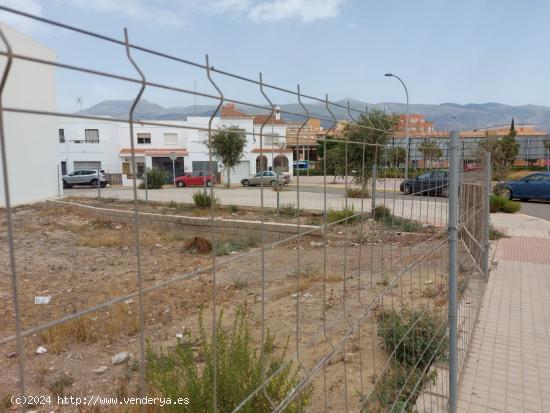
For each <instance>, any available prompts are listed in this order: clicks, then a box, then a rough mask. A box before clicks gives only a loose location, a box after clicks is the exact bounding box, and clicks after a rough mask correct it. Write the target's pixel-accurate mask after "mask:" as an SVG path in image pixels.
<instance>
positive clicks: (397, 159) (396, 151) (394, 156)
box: [386, 146, 407, 165]
mask: <svg viewBox="0 0 550 413" xmlns="http://www.w3.org/2000/svg"><path fill="white" fill-rule="evenodd" d="M386 158H387V160H388V164H389V165H399V164H402V163H405V161H406V160H407V151H406V149H405V148H403V147H401V146H395V147H393V148H389V149H388V150H387V151H386Z"/></svg>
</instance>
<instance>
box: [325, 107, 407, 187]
mask: <svg viewBox="0 0 550 413" xmlns="http://www.w3.org/2000/svg"><path fill="white" fill-rule="evenodd" d="M397 123H398V117H397V116H395V115H388V114H386V113H384V112H382V111H378V110H376V111H372V112H369V113H367V114H362V115H361V116H360V117H359V119H358V120H357V121H356V122H355V123H351V124H347V125H346V126H345V128H344V130H343V134H342V136H341V137H340V139H337V140H339V141H338V142H336V141H332V140H331V141H327V142H326V153H324V148H323V141H322V140H320V141H318V142H319V146H318V148H319V149H320V148H323V149H321V150H320V151H319V149H318V152H317V153H318V154H319V156H320V160H321V161H320V164H321V165H323V162H324V158H325V157H326V163H327V174H329V173H330V174H334V175H335V176H336V175H340V176H345V175H346V171H347V174H348V175H351V176H352V177H353V179H354V181H355V183H357V184H360V185H361V187H362V189H363V190H366V186H367V183H368V179H370V176H371V170H372V168H371V167H372V165H373V163H374V162H375V160H376V161H377V162H378V163H381V161H382V158H383V156H384V155H385V149H384V146H385V145H386V143H387V140H388V137H389V136H390V133H391V131H392V130H393V129H395V127H396V125H397ZM330 139H334V138H330ZM362 143H365V144H366V145H362ZM346 146H347V151H346ZM363 149H364V150H363ZM346 153H347V159H346ZM363 166H364V169H363Z"/></svg>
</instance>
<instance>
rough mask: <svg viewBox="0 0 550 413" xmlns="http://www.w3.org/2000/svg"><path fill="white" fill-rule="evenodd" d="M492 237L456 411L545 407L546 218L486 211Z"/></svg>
mask: <svg viewBox="0 0 550 413" xmlns="http://www.w3.org/2000/svg"><path fill="white" fill-rule="evenodd" d="M491 221H492V223H493V225H494V226H495V227H497V228H499V229H502V230H505V231H506V232H507V233H508V235H510V237H511V238H504V239H501V240H499V241H498V243H497V246H496V251H495V257H494V261H493V264H492V270H491V274H490V277H489V282H488V285H487V289H486V292H485V296H484V298H483V303H482V307H481V310H480V314H479V321H478V325H477V326H476V329H475V332H474V336H473V338H472V342H471V348H470V352H469V356H468V358H467V360H466V364H465V366H464V370H463V372H462V376H461V379H460V387H459V394H458V411H459V412H550V391H549V390H550V222H548V221H544V220H541V219H538V218H533V217H530V216H527V215H523V214H513V215H511V214H492V216H491Z"/></svg>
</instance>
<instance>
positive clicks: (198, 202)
mask: <svg viewBox="0 0 550 413" xmlns="http://www.w3.org/2000/svg"><path fill="white" fill-rule="evenodd" d="M193 203H194V204H195V207H197V208H203V209H206V208H210V207H211V206H212V205H213V206H216V205H217V204H218V199H217V198H216V197H215V196H213V195H210V194H209V193H208V192H206V191H197V192H194V193H193Z"/></svg>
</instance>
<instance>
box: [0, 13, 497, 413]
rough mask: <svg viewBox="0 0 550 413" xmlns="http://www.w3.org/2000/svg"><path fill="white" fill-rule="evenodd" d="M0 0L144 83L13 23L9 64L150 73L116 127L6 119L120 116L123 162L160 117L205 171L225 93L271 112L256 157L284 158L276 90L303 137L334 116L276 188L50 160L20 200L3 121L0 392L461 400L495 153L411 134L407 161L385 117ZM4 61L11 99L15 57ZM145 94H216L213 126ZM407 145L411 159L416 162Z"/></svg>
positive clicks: (220, 403)
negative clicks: (113, 55)
mask: <svg viewBox="0 0 550 413" xmlns="http://www.w3.org/2000/svg"><path fill="white" fill-rule="evenodd" d="M0 8H1V9H2V10H4V11H8V12H13V13H17V14H20V15H24V16H26V17H27V18H33V19H36V20H40V21H42V22H43V23H44V24H47V25H49V26H51V27H52V29H54V30H68V31H70V32H73V33H77V34H79V35H83V36H84V37H92V38H94V39H95V40H97V41H101V42H105V43H106V44H109V45H110V46H114V47H117V48H118V49H119V51H120V52H121V53H124V54H125V56H126V58H127V61H128V63H129V64H130V65H131V67H133V69H134V70H135V73H137V75H127V74H125V75H121V74H115V73H108V72H105V71H101V70H95V69H91V68H86V67H81V66H79V65H77V64H70V63H62V62H55V61H47V60H42V59H39V58H35V57H33V56H29V55H26V54H25V53H24V51H23V52H21V51H17V50H12V49H11V48H10V44H9V41H8V39H7V38H6V37H5V36H3V35H2V34H1V33H0V36H1V37H2V40H3V43H4V46H5V48H4V50H3V51H2V52H0V54H1V55H2V56H4V57H5V58H6V60H7V62H9V63H11V62H12V61H24V62H27V63H28V64H30V65H32V66H33V67H34V66H35V67H37V68H39V67H41V66H42V65H47V66H53V67H56V68H58V69H60V70H61V69H63V70H69V71H72V72H77V73H79V74H85V75H87V76H91V77H93V78H94V79H97V78H99V79H103V78H105V79H108V80H114V81H116V82H121V83H122V82H126V83H130V84H133V85H135V86H137V87H138V91H137V94H136V95H135V98H134V99H133V101H132V104H131V105H130V108H129V111H128V114H127V117H121V118H119V119H113V118H110V119H105V118H102V117H99V116H93V115H85V114H73V113H65V112H50V111H47V110H40V109H35V108H33V109H30V108H26V107H11V106H2V112H1V115H2V117H3V118H5V117H6V116H7V115H9V114H14V113H17V114H20V115H23V116H31V115H32V116H35V115H38V116H55V117H56V118H59V119H64V118H70V119H77V120H81V121H86V122H90V121H94V122H109V123H111V124H112V123H118V124H121V125H125V127H127V133H128V134H127V140H128V147H129V148H130V151H129V152H128V158H129V163H130V166H129V168H130V170H131V171H138V158H139V157H140V156H141V152H140V149H139V148H138V147H137V146H138V145H137V142H136V140H135V135H136V134H135V128H137V127H141V126H143V125H149V126H151V127H155V128H163V127H166V128H171V130H172V129H181V131H182V133H188V134H189V135H188V136H189V137H190V139H192V137H193V136H202V137H203V138H204V140H205V141H206V142H207V143H209V145H207V146H206V148H205V152H206V155H204V156H205V157H206V158H205V159H204V162H207V165H210V166H209V167H210V170H209V171H207V172H208V174H209V175H208V176H214V175H215V174H216V173H217V171H216V170H214V165H217V164H218V159H217V158H216V157H215V156H214V154H213V153H212V140H213V137H214V136H215V135H216V134H218V133H220V132H227V131H228V130H229V129H230V128H229V126H230V124H231V122H236V121H235V120H234V119H233V120H228V118H226V119H225V123H224V120H223V119H221V120H220V118H221V116H220V115H221V113H222V112H223V110H225V109H224V105H225V104H227V103H232V104H238V105H241V106H242V107H247V108H249V109H250V110H253V111H255V112H256V113H258V114H261V115H262V116H261V117H260V118H258V119H261V122H259V123H258V122H257V123H256V126H255V127H251V128H250V129H245V130H244V131H241V132H240V133H242V135H243V136H244V137H245V138H246V142H247V145H248V146H249V147H248V150H251V151H252V152H253V153H258V154H263V153H269V154H270V156H272V157H273V159H274V158H275V156H276V155H277V154H282V153H287V152H285V151H284V149H287V148H285V147H284V146H283V147H279V148H275V147H274V139H270V138H274V137H275V135H274V134H272V133H269V132H268V129H270V128H271V126H272V124H271V123H270V122H272V123H274V121H273V119H274V116H275V113H276V112H277V111H280V108H278V107H277V106H276V105H275V104H274V103H273V102H274V101H275V100H276V101H278V102H284V101H289V100H291V99H294V100H296V103H297V108H299V109H296V111H295V112H291V111H284V110H282V111H280V112H281V113H282V115H283V116H288V117H296V118H298V119H300V121H301V123H300V126H299V127H298V129H297V131H296V136H295V140H296V145H297V147H300V137H301V134H302V133H303V131H304V128H306V125H307V124H308V121H309V120H310V119H312V118H313V117H316V118H320V119H321V120H322V121H323V122H326V124H327V127H326V129H325V131H324V132H325V133H324V137H323V138H320V139H318V140H317V142H316V144H315V148H316V152H317V154H319V156H318V160H317V161H316V167H317V170H316V173H315V176H313V174H311V176H308V173H307V172H305V173H302V172H303V171H301V170H300V168H299V167H298V168H296V169H295V171H294V173H293V174H292V175H293V176H292V178H291V181H290V182H289V183H285V185H282V183H280V182H279V177H278V176H276V177H275V178H272V176H273V175H269V176H268V179H267V180H266V181H265V182H264V181H261V180H260V181H259V185H258V186H254V187H253V186H237V187H231V188H225V187H223V186H222V185H220V184H219V183H217V182H216V183H213V185H207V181H206V180H204V181H203V185H200V184H199V185H198V186H197V187H191V186H185V187H177V186H176V187H170V185H167V186H164V187H161V188H160V189H152V188H148V185H144V186H143V189H141V188H140V187H139V182H138V180H137V179H135V178H134V179H133V180H132V181H131V186H130V187H129V188H125V187H122V186H118V185H111V186H107V187H102V185H101V179H100V180H99V181H97V182H96V183H97V187H91V188H90V187H88V188H84V187H82V188H80V187H78V188H77V187H76V186H75V187H73V188H67V186H69V185H67V182H63V179H64V177H62V175H63V174H62V173H61V167H60V165H57V166H55V167H56V169H57V172H56V174H57V183H58V195H59V196H58V197H56V199H53V200H51V201H49V202H47V203H39V204H35V205H28V206H22V207H17V208H14V207H13V206H11V205H10V199H9V186H8V183H9V181H10V177H9V170H10V169H9V164H10V163H12V162H16V160H15V159H9V158H6V156H5V154H6V150H5V148H6V144H5V142H6V139H9V138H10V137H9V136H5V135H4V133H3V131H2V133H1V139H2V155H3V158H2V165H3V173H4V179H5V186H4V188H5V203H6V208H5V216H4V218H3V220H2V225H3V231H2V238H3V239H4V240H5V241H6V245H7V248H5V249H4V250H3V251H2V258H3V259H4V260H5V261H6V262H9V271H8V273H9V276H8V277H5V278H4V279H3V281H2V283H3V284H2V290H3V291H5V292H9V295H8V294H7V293H6V296H5V298H6V299H5V300H4V304H3V305H2V313H3V314H4V317H5V320H6V321H7V322H6V323H5V324H4V325H3V327H2V328H1V330H0V331H1V333H0V345H1V346H2V347H3V349H4V350H5V353H6V354H9V355H10V356H9V358H6V359H3V361H2V370H3V373H2V377H3V380H2V384H1V387H0V390H2V392H3V393H4V394H3V397H7V396H9V395H15V394H20V395H22V396H29V395H36V394H48V395H52V396H56V397H58V396H59V397H64V396H75V397H81V398H87V401H88V404H92V400H95V401H94V403H93V404H96V406H95V407H94V408H95V409H99V410H102V411H111V410H112V409H114V407H113V406H112V405H110V403H111V402H112V400H116V401H117V402H120V404H123V403H124V404H129V403H128V398H129V397H139V398H141V399H140V400H141V401H143V400H146V399H144V397H147V396H151V397H153V396H154V397H158V398H162V400H164V402H166V400H171V401H173V403H174V405H172V406H171V407H172V408H174V411H189V412H191V411H192V412H203V411H204V412H206V411H208V412H239V411H242V412H264V411H265V412H267V411H273V412H282V411H285V412H300V411H303V412H319V411H325V412H342V411H346V412H347V411H355V412H357V411H361V412H383V411H392V412H394V411H426V412H428V411H430V412H432V411H448V410H449V411H456V389H457V380H458V379H459V373H460V367H461V366H462V364H463V360H464V358H465V357H466V356H467V350H468V344H469V341H470V339H471V335H472V332H473V329H474V323H475V319H476V316H477V312H478V309H479V304H480V301H481V297H482V294H483V290H484V285H485V281H486V279H487V275H488V194H489V185H490V179H489V178H490V172H489V167H490V162H489V161H488V159H487V155H486V154H485V153H483V152H481V151H480V149H479V148H477V146H475V145H472V147H471V148H470V150H469V151H464V150H463V145H461V148H462V150H461V151H459V150H458V144H457V139H458V135H457V134H451V136H450V138H449V139H448V141H447V142H446V143H445V144H441V143H434V142H433V141H430V140H429V139H420V138H418V139H417V138H414V137H411V138H410V140H411V144H410V145H408V146H407V148H408V150H409V151H411V153H409V154H408V156H403V151H401V150H396V148H395V147H392V145H391V139H390V138H391V136H392V134H393V133H394V126H395V125H394V122H395V119H394V118H393V117H392V116H391V115H387V114H384V113H380V112H367V111H366V110H362V109H358V108H351V107H350V106H349V104H348V105H343V104H341V103H338V102H332V101H330V100H329V99H328V96H325V98H317V97H314V96H309V95H305V94H303V93H302V92H301V91H300V88H299V87H298V88H297V90H296V91H294V90H288V89H285V88H282V87H279V86H275V85H269V84H267V83H265V82H264V81H263V79H262V76H261V75H260V77H259V79H258V80H254V79H249V78H246V77H243V76H241V75H236V74H231V73H228V72H225V71H222V70H220V69H217V68H216V69H215V68H214V67H213V66H212V65H211V64H210V62H209V60H208V57H206V61H205V63H197V62H191V61H188V60H186V59H182V58H179V57H177V56H172V55H167V54H165V53H162V52H160V51H157V50H152V49H147V48H144V47H142V46H139V45H136V44H132V43H130V41H129V39H128V33H127V32H126V31H124V39H123V40H120V39H116V38H111V37H106V36H103V35H100V34H97V33H92V32H90V31H86V30H83V29H81V28H75V27H71V26H68V25H66V24H64V23H59V22H53V21H50V20H47V19H44V18H38V17H34V16H30V15H25V14H24V13H20V12H18V11H16V10H12V9H8V8H6V7H0ZM134 54H136V55H139V57H140V58H141V59H143V60H144V62H145V63H149V62H150V60H148V59H152V60H153V61H163V60H168V61H169V62H170V63H171V64H176V65H178V67H180V66H182V67H188V66H190V67H192V68H193V69H195V70H198V71H200V72H202V74H203V76H204V77H205V78H206V79H207V81H208V84H209V86H210V87H211V88H212V89H213V90H214V91H215V93H212V92H208V93H207V92H204V93H203V92H197V91H196V90H188V89H185V88H183V87H180V86H175V85H172V84H165V83H159V82H156V81H151V80H148V79H147V77H146V76H147V73H146V70H145V69H142V68H141V63H140V60H139V58H138V57H134ZM144 66H145V65H144ZM3 73H4V74H3V79H4V82H3V83H2V85H1V86H0V96H2V93H3V90H4V89H3V86H4V84H5V81H6V79H7V80H8V81H9V79H10V76H11V75H12V74H13V73H12V72H10V68H9V64H8V66H7V67H6V68H5V69H4V72H3ZM226 81H232V82H236V83H237V84H239V85H243V87H244V86H250V87H254V88H256V89H257V92H258V95H259V96H260V97H261V98H263V99H264V101H265V104H258V103H252V102H247V101H244V100H242V99H239V98H238V97H228V95H226V93H224V91H225V89H226V85H225V83H224V82H226ZM146 89H161V90H164V91H170V92H172V93H178V94H181V95H186V96H191V97H193V96H197V97H200V98H204V99H209V100H212V101H214V102H216V108H215V110H214V112H213V113H211V114H210V115H209V116H203V118H204V119H203V121H200V122H199V121H197V122H198V123H201V122H202V123H201V124H200V125H199V124H198V123H195V124H193V123H192V122H190V121H188V122H187V123H185V122H181V123H167V122H162V121H150V120H143V119H136V117H135V115H134V112H135V109H136V107H137V105H138V104H139V102H140V100H141V99H142V95H143V93H144V91H145V90H146ZM228 89H230V90H233V91H234V90H235V89H232V88H230V87H228ZM306 102H307V103H308V104H307V105H306ZM312 104H314V105H317V108H318V113H315V114H314V115H313V114H312V113H311V107H312V106H311V105H312ZM336 110H343V111H345V114H346V119H345V120H340V119H339V118H337V117H336V115H334V111H336ZM247 113H248V112H247ZM239 116H244V115H243V114H242V113H241V114H240V115H239ZM247 116H248V115H247ZM250 122H252V123H253V120H250ZM201 125H202V126H201ZM277 138H278V139H279V138H280V136H277ZM266 142H269V143H266ZM308 145H311V143H308ZM308 150H309V146H308ZM270 151H271V152H270ZM465 154H467V155H465ZM190 156H191V155H190ZM201 159H202V158H201ZM273 159H272V160H271V164H272V165H274V163H273ZM405 159H419V161H418V162H417V163H416V164H415V165H414V167H413V165H410V167H407V165H406V164H405ZM262 162H264V160H260V165H264V167H263V169H265V164H263V163H262ZM268 162H269V160H268ZM471 165H474V166H471ZM144 172H145V174H147V168H146V169H145V170H144ZM259 172H271V170H269V171H259ZM97 174H98V175H101V174H102V172H101V170H100V171H98V172H97ZM135 176H137V175H134V177H135ZM143 179H144V180H145V179H147V182H150V179H151V176H150V175H149V177H148V178H145V177H143ZM246 179H247V178H246ZM250 179H252V178H250ZM271 180H274V181H275V183H273V182H272V181H271ZM63 184H65V185H64V186H65V187H66V188H63ZM43 302H47V303H46V304H40V303H43ZM8 377H9V378H11V379H13V380H8V379H7V378H8ZM98 395H103V396H105V397H100V396H98ZM96 396H97V397H96ZM94 397H95V398H94ZM180 399H182V400H181V402H179V403H176V402H175V401H176V400H180ZM57 400H58V399H57ZM123 401H124V402H123ZM35 404H36V402H35ZM115 404H116V403H115ZM31 405H32V404H29V403H27V404H26V405H24V406H23V408H24V409H25V408H29V407H30V406H31ZM88 407H89V406H85V407H84V406H83V407H82V408H83V409H87V408H88ZM62 408H65V409H67V410H70V409H72V408H74V406H68V405H64V406H62ZM129 408H130V409H136V410H137V409H142V410H143V409H149V410H151V409H152V411H155V410H154V408H160V407H159V406H158V405H155V406H144V405H143V403H142V404H141V405H140V406H137V405H134V406H130V407H129Z"/></svg>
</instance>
